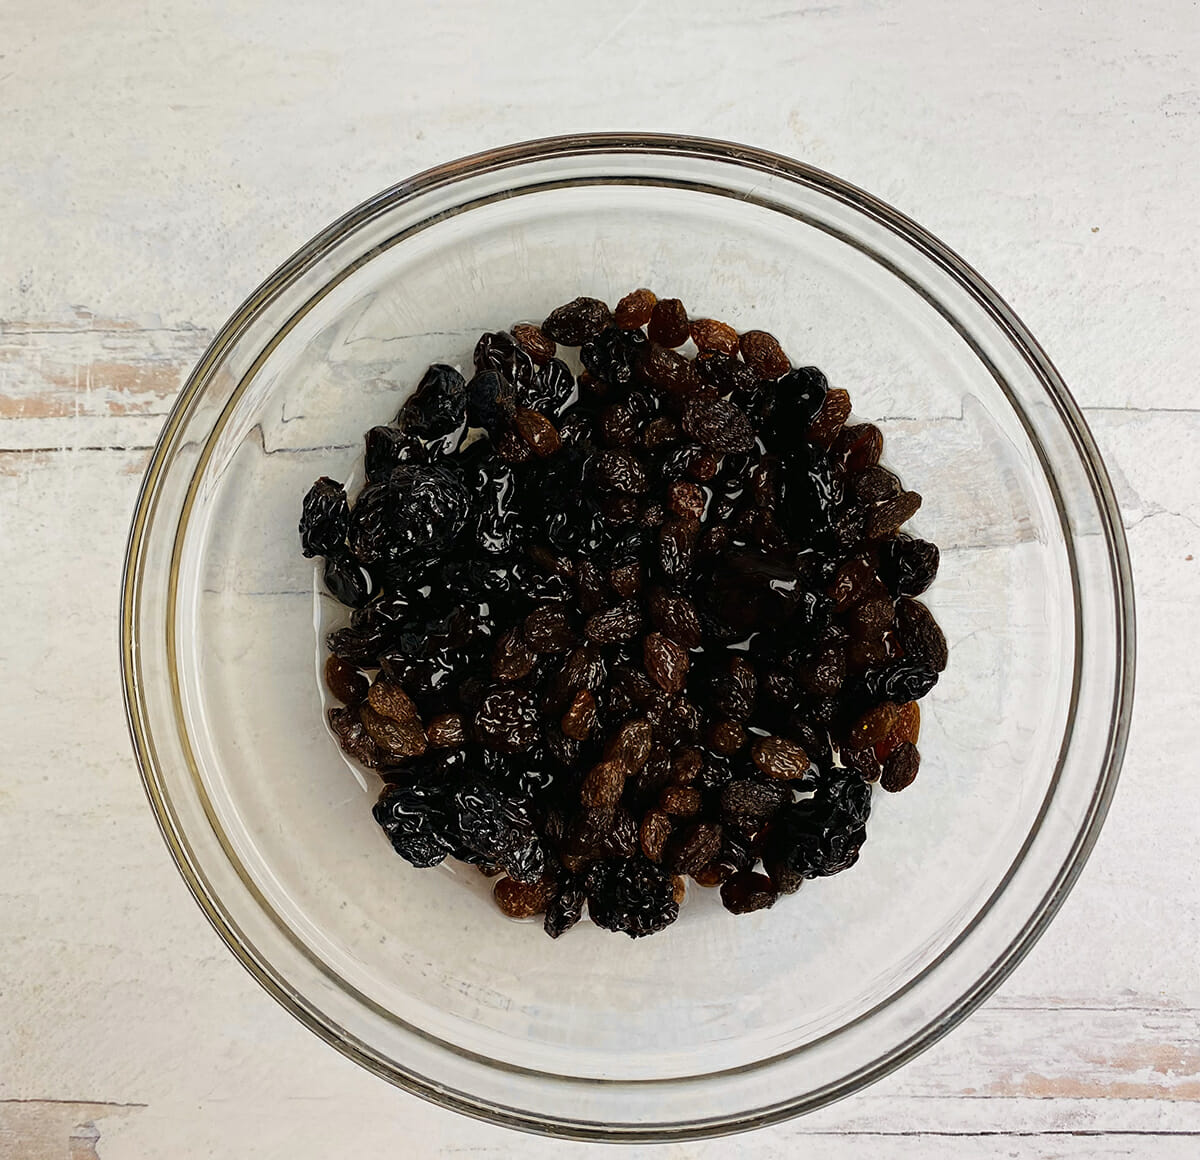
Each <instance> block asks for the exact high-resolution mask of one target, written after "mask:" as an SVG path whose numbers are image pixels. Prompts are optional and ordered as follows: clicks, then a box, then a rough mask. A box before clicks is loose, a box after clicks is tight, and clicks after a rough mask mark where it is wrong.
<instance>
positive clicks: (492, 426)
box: [467, 371, 517, 436]
mask: <svg viewBox="0 0 1200 1160" xmlns="http://www.w3.org/2000/svg"><path fill="white" fill-rule="evenodd" d="M516 410H517V392H516V388H515V387H514V386H513V384H512V382H511V380H509V379H506V378H505V377H504V376H503V375H501V374H498V373H497V372H496V371H482V372H481V373H480V374H477V375H476V376H475V377H474V378H473V379H472V380H471V381H470V382H469V383H468V384H467V421H468V422H469V423H470V424H471V426H472V427H482V428H483V429H484V430H485V431H487V432H488V433H489V434H490V435H493V436H497V435H499V434H500V433H501V432H502V431H503V430H504V428H505V425H506V424H508V423H509V422H511V420H512V417H513V415H514V414H515V413H516Z"/></svg>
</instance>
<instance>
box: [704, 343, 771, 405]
mask: <svg viewBox="0 0 1200 1160" xmlns="http://www.w3.org/2000/svg"><path fill="white" fill-rule="evenodd" d="M695 367H696V374H697V375H698V376H699V379H700V381H701V382H702V383H705V384H706V385H708V386H710V387H712V388H713V390H715V391H717V392H718V393H719V394H722V395H729V394H735V395H743V394H745V393H747V392H750V391H753V390H754V389H755V388H756V387H757V386H758V375H757V374H755V373H754V370H753V369H752V368H751V367H748V366H747V365H746V364H745V363H744V362H742V361H741V359H738V358H733V357H731V354H721V353H720V352H717V351H714V352H712V353H706V354H702V355H701V356H700V357H699V358H698V359H696V362H695Z"/></svg>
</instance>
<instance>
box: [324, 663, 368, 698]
mask: <svg viewBox="0 0 1200 1160" xmlns="http://www.w3.org/2000/svg"><path fill="white" fill-rule="evenodd" d="M325 687H326V688H327V689H328V690H329V691H330V692H331V693H332V694H333V695H334V696H335V697H336V698H337V699H338V700H339V701H341V702H342V703H343V704H345V705H359V704H361V703H362V701H363V700H364V698H365V697H366V695H367V687H368V682H367V678H366V677H364V676H363V674H362V673H360V672H359V671H358V668H357V667H356V666H355V665H352V664H350V663H349V662H348V661H344V660H342V658H341V657H339V656H336V655H335V654H333V653H330V654H329V656H327V657H326V658H325Z"/></svg>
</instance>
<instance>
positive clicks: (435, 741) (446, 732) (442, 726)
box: [425, 713, 467, 749]
mask: <svg viewBox="0 0 1200 1160" xmlns="http://www.w3.org/2000/svg"><path fill="white" fill-rule="evenodd" d="M425 734H426V736H427V737H428V738H429V744H430V745H432V746H433V748H434V749H457V748H458V747H459V746H461V745H463V744H464V743H465V742H466V739H467V735H466V728H465V727H464V725H463V719H462V715H461V714H459V713H439V714H438V715H437V716H436V717H434V718H433V719H432V720H431V721H430V722H429V728H428V729H426V730H425Z"/></svg>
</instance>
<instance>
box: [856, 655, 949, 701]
mask: <svg viewBox="0 0 1200 1160" xmlns="http://www.w3.org/2000/svg"><path fill="white" fill-rule="evenodd" d="M862 680H863V688H864V689H865V690H866V691H867V693H868V694H869V695H870V696H872V697H875V698H876V699H886V700H889V701H902V702H903V701H916V700H919V699H920V698H921V697H924V696H925V694H926V693H928V692H929V690H930V689H932V688H933V686H934V685H936V684H937V681H938V675H937V672H936V670H935V669H933V668H932V667H931V666H930V665H927V664H922V663H920V662H918V661H914V660H909V659H908V658H907V654H906V657H905V659H904V660H901V661H896V662H894V663H893V664H890V665H886V666H885V667H883V668H878V669H868V670H867V671H866V672H865V673H864V674H863V678H862Z"/></svg>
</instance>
